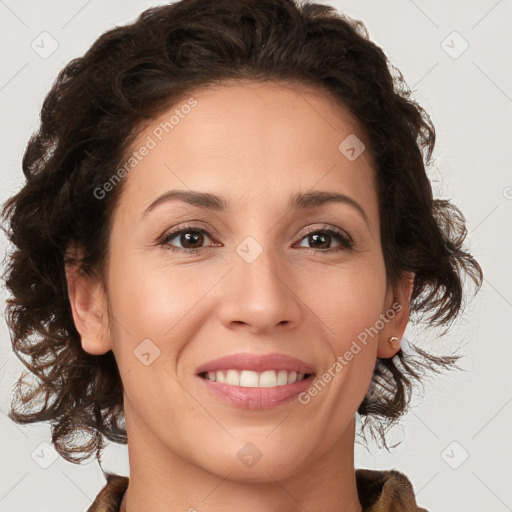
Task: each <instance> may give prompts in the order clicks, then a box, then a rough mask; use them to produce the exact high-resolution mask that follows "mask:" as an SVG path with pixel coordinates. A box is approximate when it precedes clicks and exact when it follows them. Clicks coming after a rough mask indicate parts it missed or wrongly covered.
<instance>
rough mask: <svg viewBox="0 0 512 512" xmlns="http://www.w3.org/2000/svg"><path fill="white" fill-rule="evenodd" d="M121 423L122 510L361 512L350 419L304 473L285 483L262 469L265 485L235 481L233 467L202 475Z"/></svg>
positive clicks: (147, 436)
mask: <svg viewBox="0 0 512 512" xmlns="http://www.w3.org/2000/svg"><path fill="white" fill-rule="evenodd" d="M126 425H127V431H128V438H129V439H130V442H129V459H130V481H129V485H128V489H127V491H126V493H125V495H124V497H123V502H122V505H121V508H120V511H121V512H136V511H138V510H151V511H152V512H164V511H165V512H178V511H179V512H183V511H187V512H202V511H204V510H208V511H209V512H235V511H237V512H239V511H240V510H244V512H257V511H258V512H259V511H261V510H268V511H279V512H298V511H303V510H308V511H309V512H320V511H325V510H330V511H343V512H362V507H361V504H360V502H359V499H358V496H357V487H356V480H355V470H354V435H355V422H354V421H352V422H351V423H350V425H349V426H348V427H347V429H346V431H345V432H344V433H343V434H342V436H341V437H340V438H339V440H338V441H337V442H336V443H335V445H334V446H333V447H332V449H331V450H329V452H328V453H326V454H323V455H321V456H319V457H317V458H316V459H311V462H310V463H309V464H306V465H305V469H304V470H303V471H299V472H296V473H294V474H293V475H292V476H290V477H287V478H284V479H279V478H275V477H274V476H273V475H272V472H270V471H266V475H267V477H266V478H264V481H261V479H259V480H258V481H257V482H246V481H244V482H240V481H235V478H236V475H237V471H236V468H233V470H232V471H231V472H229V473H228V474H226V475H222V474H214V473H212V472H210V471H207V470H205V469H204V468H202V467H200V466H198V465H196V464H193V463H191V462H189V461H185V460H183V459H182V458H181V457H178V456H176V454H173V453H171V452H170V451H169V450H168V449H166V448H165V447H162V446H161V445H160V444H159V443H158V441H157V440H156V439H155V438H154V437H153V436H152V435H151V433H150V432H149V431H148V430H146V429H144V428H141V425H140V424H137V423H136V422H134V421H129V419H128V417H127V419H126ZM132 440H136V442H135V443H134V442H132ZM274 473H277V471H276V470H274Z"/></svg>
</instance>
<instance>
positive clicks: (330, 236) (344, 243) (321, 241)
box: [302, 228, 354, 252]
mask: <svg viewBox="0 0 512 512" xmlns="http://www.w3.org/2000/svg"><path fill="white" fill-rule="evenodd" d="M308 239H309V242H308V246H307V247H305V248H306V249H313V250H318V251H320V252H322V251H323V252H327V251H339V250H343V249H350V248H352V247H353V245H354V243H353V242H352V240H351V239H350V237H349V236H348V235H346V234H345V233H343V231H341V230H339V231H338V230H337V229H333V228H325V229H321V230H317V231H314V232H311V233H309V234H307V235H306V236H305V237H303V238H302V240H308ZM333 242H337V243H338V246H337V247H331V244H332V243H333Z"/></svg>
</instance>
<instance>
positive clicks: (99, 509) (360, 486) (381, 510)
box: [87, 469, 428, 512]
mask: <svg viewBox="0 0 512 512" xmlns="http://www.w3.org/2000/svg"><path fill="white" fill-rule="evenodd" d="M106 477H107V483H106V484H105V486H104V487H103V489H101V491H100V492H99V493H98V495H97V496H96V499H95V500H94V502H93V504H92V505H91V506H90V507H89V508H88V509H87V512H119V509H120V506H121V501H122V500H123V496H124V493H125V491H126V489H127V487H128V481H129V478H128V477H126V476H121V475H115V474H112V473H107V474H106ZM356 484H357V493H358V496H359V501H360V502H361V505H362V507H363V512H428V511H427V510H426V509H424V508H419V507H418V505H417V504H416V498H415V497H414V491H413V487H412V484H411V482H410V481H409V479H408V478H407V477H406V476H405V475H404V474H403V473H400V472H399V471H396V470H393V469H391V470H388V471H375V470H372V469H356Z"/></svg>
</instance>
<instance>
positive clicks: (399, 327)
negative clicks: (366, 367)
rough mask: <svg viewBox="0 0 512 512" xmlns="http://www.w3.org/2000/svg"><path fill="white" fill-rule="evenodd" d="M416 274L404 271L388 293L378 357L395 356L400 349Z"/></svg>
mask: <svg viewBox="0 0 512 512" xmlns="http://www.w3.org/2000/svg"><path fill="white" fill-rule="evenodd" d="M414 276H415V274H414V273H413V272H404V274H403V277H402V279H401V281H400V282H399V283H398V284H397V286H396V287H395V288H393V289H390V291H389V293H388V297H387V300H386V304H387V309H386V311H384V315H385V316H386V317H387V322H386V323H385V325H384V328H383V329H382V330H381V332H380V333H379V340H378V348H377V357H380V358H383V359H387V358H390V357H393V356H394V355H395V354H396V353H397V352H398V350H399V349H400V340H401V339H402V337H403V335H404V333H405V329H406V327H407V323H408V321H409V313H410V306H411V297H412V292H413V289H414Z"/></svg>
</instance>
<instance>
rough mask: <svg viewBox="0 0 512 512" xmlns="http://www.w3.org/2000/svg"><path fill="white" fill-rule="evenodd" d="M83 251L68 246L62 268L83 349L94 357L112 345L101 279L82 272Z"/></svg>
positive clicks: (74, 246) (106, 350)
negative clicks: (63, 267) (64, 272)
mask: <svg viewBox="0 0 512 512" xmlns="http://www.w3.org/2000/svg"><path fill="white" fill-rule="evenodd" d="M82 255H83V251H82V250H81V249H80V248H79V247H78V246H77V245H76V244H74V243H71V244H70V246H69V248H68V250H67V251H66V258H65V261H66V263H65V269H66V281H67V286H68V296H69V302H70V304H71V311H72V314H73V320H74V323H75V327H76V329H77V331H78V332H79V334H80V340H81V343H82V348H83V349H84V350H85V351H86V352H88V353H89V354H93V355H101V354H105V353H106V352H108V351H109V350H110V349H111V348H112V346H111V343H110V336H109V329H108V314H107V311H108V309H107V300H106V295H105V293H104V287H103V285H102V283H101V280H100V279H99V277H97V276H96V275H88V274H86V273H85V272H83V270H82V269H81V261H82Z"/></svg>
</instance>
